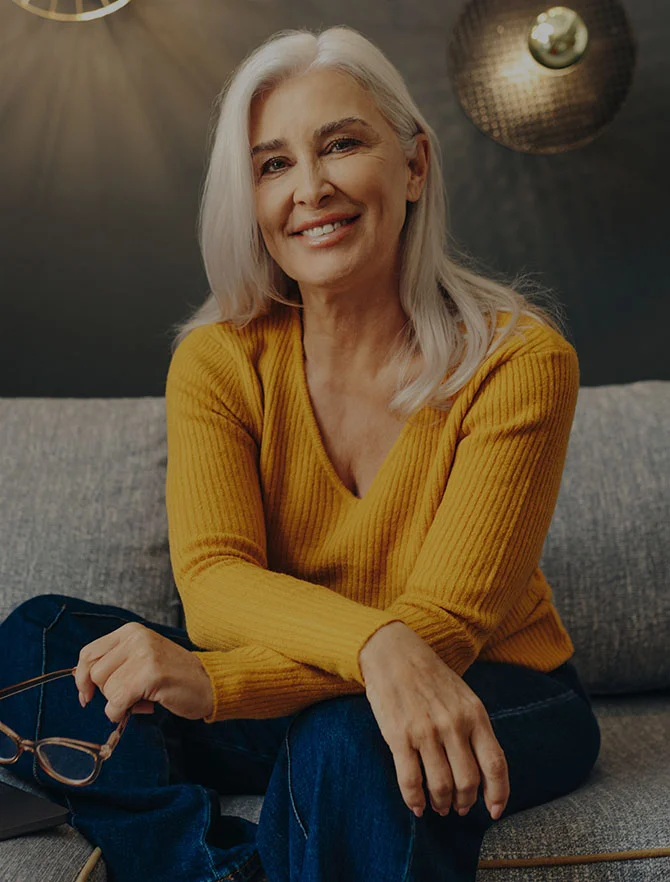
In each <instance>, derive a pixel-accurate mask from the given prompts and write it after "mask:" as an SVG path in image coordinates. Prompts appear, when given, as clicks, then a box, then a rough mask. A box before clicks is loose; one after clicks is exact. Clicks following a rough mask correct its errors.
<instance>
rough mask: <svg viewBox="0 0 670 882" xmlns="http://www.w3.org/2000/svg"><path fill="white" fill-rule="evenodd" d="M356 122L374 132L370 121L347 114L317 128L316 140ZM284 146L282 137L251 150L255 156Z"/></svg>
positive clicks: (257, 145) (264, 142)
mask: <svg viewBox="0 0 670 882" xmlns="http://www.w3.org/2000/svg"><path fill="white" fill-rule="evenodd" d="M354 123H360V124H361V125H363V126H366V127H367V128H368V129H370V130H371V131H373V132H374V129H373V128H372V126H371V125H370V123H368V122H366V121H365V120H364V119H361V118H360V117H359V116H345V117H344V118H343V119H335V120H332V122H327V123H325V124H324V125H322V126H321V127H320V128H318V129H316V130H315V131H314V140H315V141H316V140H318V139H319V138H323V137H324V136H325V135H330V133H331V132H337V131H339V130H340V129H344V128H346V127H347V126H350V125H353V124H354ZM283 147H286V141H282V140H281V138H275V139H274V140H272V141H263V142H262V143H261V144H256V146H255V147H253V148H252V150H251V155H252V157H253V156H256V155H257V154H258V153H268V152H269V151H271V150H281V149H282V148H283Z"/></svg>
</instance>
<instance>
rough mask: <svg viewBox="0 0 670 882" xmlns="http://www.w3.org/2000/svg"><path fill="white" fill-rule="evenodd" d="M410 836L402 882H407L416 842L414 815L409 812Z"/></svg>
mask: <svg viewBox="0 0 670 882" xmlns="http://www.w3.org/2000/svg"><path fill="white" fill-rule="evenodd" d="M409 823H410V836H409V854H408V855H407V865H406V866H405V872H404V873H403V875H402V882H408V880H409V873H410V870H411V869H412V861H413V860H414V843H415V840H416V815H415V814H414V812H413V811H412V810H411V809H410V810H409Z"/></svg>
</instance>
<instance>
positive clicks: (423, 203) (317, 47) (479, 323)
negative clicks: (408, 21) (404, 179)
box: [172, 26, 567, 419]
mask: <svg viewBox="0 0 670 882" xmlns="http://www.w3.org/2000/svg"><path fill="white" fill-rule="evenodd" d="M323 68H327V69H334V70H338V71H341V72H345V73H348V74H349V75H351V76H352V77H354V78H355V80H356V81H357V82H358V83H359V84H360V85H361V86H362V87H363V88H365V89H366V90H367V91H368V93H369V94H370V95H371V97H372V98H373V100H374V101H375V102H376V104H377V107H378V108H379V110H380V112H381V113H382V114H383V115H384V116H385V118H386V119H387V120H388V122H389V124H390V125H391V127H392V128H393V129H394V131H395V132H396V134H397V136H398V139H399V142H400V145H401V147H402V150H403V151H404V153H405V155H406V157H407V159H408V160H409V159H412V158H413V157H414V156H415V154H416V150H417V143H416V138H415V135H416V134H417V133H418V132H424V133H425V134H426V135H427V136H428V139H429V142H430V145H429V146H430V157H429V160H430V161H429V170H428V175H427V178H426V181H425V185H424V188H423V192H422V194H421V196H420V198H419V199H418V200H417V201H416V202H408V203H407V217H406V219H405V225H404V227H403V232H402V235H401V242H400V248H401V274H400V280H399V284H400V291H399V294H400V304H401V307H402V309H403V311H404V312H405V314H406V315H407V316H408V322H407V324H406V326H405V329H404V332H403V333H402V334H400V335H399V337H398V342H397V345H396V347H395V349H394V350H393V352H392V356H391V357H392V359H393V361H394V362H395V363H397V364H398V366H399V382H398V389H397V391H396V394H395V396H394V398H393V399H392V401H391V403H390V405H389V407H390V410H391V411H392V412H393V413H395V414H396V415H398V416H401V417H403V418H406V419H409V418H410V417H411V416H412V415H413V414H415V413H416V412H417V411H419V410H421V409H422V408H423V407H424V406H425V405H431V406H432V407H435V408H437V409H440V410H447V409H449V407H450V406H451V403H452V401H451V399H452V398H453V396H454V395H455V394H456V393H457V392H458V391H459V390H460V389H461V388H462V387H463V386H464V385H465V384H466V383H467V382H468V380H469V379H470V378H471V377H472V375H473V374H474V372H475V371H476V370H477V368H478V367H479V365H480V364H481V362H482V361H483V360H484V359H485V358H487V357H488V356H489V355H490V354H491V353H492V352H493V351H494V350H495V349H496V348H497V347H498V346H500V345H501V344H502V343H503V341H504V340H506V339H507V338H508V337H509V336H510V335H511V334H512V333H516V334H520V335H521V336H523V333H522V330H521V324H522V323H521V322H520V321H519V319H520V316H521V315H526V316H529V317H532V318H535V319H537V320H538V321H540V322H541V323H543V324H545V325H548V326H550V327H552V328H553V329H554V330H555V331H557V332H558V333H559V334H561V336H564V337H565V336H567V335H566V332H565V330H564V327H563V326H564V324H565V317H564V315H563V314H562V308H561V306H560V304H559V303H558V301H556V300H555V299H554V298H553V296H552V295H551V293H550V292H549V291H548V290H546V289H541V288H540V286H538V285H537V284H536V283H535V282H532V281H531V280H530V279H528V277H526V276H524V275H517V276H516V277H515V278H514V279H513V280H512V281H510V282H507V281H505V280H503V279H500V280H494V279H493V278H491V277H490V275H489V276H488V277H487V276H485V275H482V274H480V273H478V272H477V271H476V270H475V268H474V265H473V264H474V261H473V260H472V258H471V257H470V256H469V255H466V254H465V253H464V252H463V251H462V250H459V249H457V248H455V246H454V245H453V243H451V244H449V243H448V241H447V235H448V231H447V224H446V194H445V189H444V181H443V177H442V169H441V154H440V145H439V142H438V139H437V136H436V135H435V132H434V131H433V129H432V128H431V126H430V125H429V124H428V122H427V121H426V120H425V119H424V117H423V115H422V113H421V111H420V110H419V108H418V107H417V106H416V104H415V103H414V101H413V99H412V97H411V96H410V94H409V92H408V90H407V86H406V85H405V82H404V80H403V78H402V76H401V75H400V73H399V72H398V70H397V69H396V68H395V67H394V66H393V64H391V62H390V61H389V60H388V59H387V58H386V56H385V55H384V54H383V53H382V52H381V50H380V49H378V48H377V47H376V46H375V45H374V44H373V43H371V42H370V41H369V40H367V39H366V38H365V37H363V36H362V34H360V33H358V31H356V30H354V29H353V28H350V27H346V26H338V27H331V28H328V29H326V30H323V31H322V32H320V33H316V34H315V33H313V32H311V31H309V30H283V31H279V32H278V33H276V34H274V35H273V36H271V37H269V38H268V39H267V40H266V41H265V42H264V43H263V44H261V46H259V47H258V48H257V49H256V50H254V51H253V52H252V53H251V54H250V55H248V56H247V58H246V59H244V60H243V61H242V63H241V64H240V65H239V66H238V68H237V70H236V71H234V72H233V73H232V74H231V76H230V77H229V79H228V81H227V82H226V84H225V85H224V87H223V89H222V91H221V93H220V95H219V97H218V99H217V102H216V105H217V106H218V109H219V115H218V122H217V123H216V125H215V127H214V129H213V135H214V139H213V145H212V149H211V156H210V161H209V168H208V170H207V176H206V179H205V184H204V190H203V195H202V201H201V206H200V217H199V229H198V234H199V240H200V247H201V250H202V255H203V260H204V264H205V269H206V272H207V277H208V281H209V284H210V286H211V292H210V294H209V295H208V297H207V299H206V301H205V302H204V303H203V304H202V305H201V306H200V307H198V308H197V310H196V311H195V312H194V313H193V314H192V315H191V317H190V318H188V319H187V320H186V321H183V322H181V323H178V324H177V325H175V326H173V331H174V332H175V334H176V336H175V337H174V339H173V341H172V351H174V349H176V347H177V346H178V344H179V343H180V342H181V340H183V338H184V337H185V336H186V335H187V334H188V333H189V331H191V330H193V328H196V327H199V326H200V325H207V324H212V323H215V322H221V321H226V322H230V323H231V324H232V325H233V326H234V327H235V328H238V329H240V328H243V327H244V326H245V325H247V324H248V323H249V322H251V321H252V320H253V319H254V318H256V317H257V316H259V315H263V314H266V313H267V312H268V311H269V309H270V308H271V307H272V301H275V302H278V303H282V304H285V305H286V306H290V307H291V308H303V307H302V304H301V299H300V295H299V290H298V288H297V285H296V283H295V281H294V280H293V279H290V278H289V277H288V276H287V275H286V274H285V273H284V272H283V270H282V269H281V268H280V267H279V266H278V265H277V264H276V262H275V261H274V260H273V259H272V257H271V256H270V254H269V253H268V251H267V248H266V247H265V243H264V241H263V238H262V235H261V233H260V230H259V227H258V223H257V221H256V213H255V200H254V173H253V166H252V161H251V156H250V145H249V113H250V107H251V103H252V101H253V99H254V98H255V97H256V96H257V95H258V94H259V93H261V92H263V91H265V90H267V89H271V88H272V87H273V86H275V85H277V84H278V83H280V82H282V80H284V79H286V78H288V77H291V76H295V75H299V74H303V73H307V72H309V71H312V70H319V69H323ZM449 249H450V250H451V251H452V253H453V254H454V255H457V256H450V254H449V253H448V252H449ZM467 264H470V268H468V266H467ZM521 288H525V289H526V292H525V293H521V290H520V289H521ZM517 289H519V290H517ZM531 297H534V298H535V299H538V298H542V299H545V301H546V302H547V303H548V307H547V308H546V309H545V308H544V307H541V306H540V305H539V304H538V303H533V302H532V300H531ZM503 312H505V313H509V314H510V318H509V319H508V320H507V323H506V324H505V325H504V328H503V329H502V330H501V331H499V332H496V323H497V320H498V316H499V314H500V313H503ZM552 312H553V314H552ZM466 335H467V341H466ZM418 355H422V356H423V362H424V365H425V366H424V369H423V371H422V372H421V373H420V374H419V375H418V376H416V377H415V378H414V379H412V380H411V382H409V383H408V382H407V379H408V377H410V371H411V365H412V364H413V363H415V362H414V359H416V357H417V356H418ZM447 374H449V376H448V378H447V379H445V377H446V376H447Z"/></svg>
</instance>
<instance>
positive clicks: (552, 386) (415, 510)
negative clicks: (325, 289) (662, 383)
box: [165, 304, 579, 722]
mask: <svg viewBox="0 0 670 882" xmlns="http://www.w3.org/2000/svg"><path fill="white" fill-rule="evenodd" d="M508 319H509V316H508V315H507V314H501V316H500V318H499V320H498V327H502V325H503V324H504V323H505V322H506V321H507V320H508ZM521 321H522V322H523V323H524V325H523V333H524V338H525V339H520V338H519V337H518V336H513V338H512V339H511V340H506V341H505V342H504V343H503V345H502V346H501V347H499V349H498V350H497V351H496V352H494V353H493V354H492V355H490V356H489V357H488V358H487V359H485V360H484V362H483V363H482V364H481V365H480V367H479V369H478V370H477V371H476V373H475V374H474V375H473V377H472V378H471V379H470V381H469V382H468V383H467V384H466V386H464V387H463V389H462V390H461V391H460V392H459V393H458V395H456V397H455V399H454V403H453V406H452V408H451V410H450V411H449V413H445V412H444V411H439V410H437V409H436V408H432V407H424V408H423V409H422V410H421V411H420V412H419V413H418V414H416V415H415V416H414V417H413V418H412V420H410V421H408V422H406V423H405V424H404V425H403V427H402V430H401V433H400V435H399V436H398V438H397V439H396V442H395V444H394V445H393V448H392V449H391V451H390V453H389V454H388V456H387V458H386V459H385V461H384V462H383V464H382V466H381V468H380V470H379V471H378V473H377V475H376V477H375V479H374V481H373V483H372V485H371V486H370V489H369V490H368V492H367V493H366V494H365V496H364V497H363V498H362V499H359V498H358V497H356V496H354V495H353V494H352V493H351V491H350V490H349V489H348V488H347V487H346V486H345V485H344V484H343V483H342V481H341V480H340V478H339V477H338V475H337V473H336V471H335V469H334V467H333V465H332V463H331V462H330V460H329V458H328V455H327V453H326V451H325V448H324V445H323V442H322V439H321V436H320V433H319V428H318V424H317V422H316V419H315V416H314V411H313V409H312V406H311V400H310V397H309V390H308V387H307V380H306V376H305V372H304V362H303V358H304V353H303V346H302V323H301V320H300V316H299V314H298V312H297V310H296V309H294V308H291V307H286V306H281V305H279V304H274V305H273V307H272V309H271V311H270V312H269V313H268V315H267V316H263V317H260V318H257V319H255V320H253V321H252V322H251V323H250V324H248V325H247V326H246V327H245V328H243V329H241V330H236V329H235V328H234V327H233V326H232V325H230V324H228V323H225V322H218V323H216V324H211V325H206V326H203V327H199V328H196V329H195V330H193V331H191V333H189V334H188V336H187V337H186V338H185V339H184V340H183V341H182V342H181V343H180V344H179V346H178V347H177V349H176V350H175V352H174V354H173V356H172V360H171V363H170V367H169V371H168V376H167V381H166V389H165V403H166V417H167V443H168V463H167V477H166V505H167V516H168V529H169V544H170V557H171V562H172V568H173V572H174V577H175V582H176V585H177V588H178V589H179V593H180V596H181V600H182V603H183V607H184V613H185V619H186V628H187V631H188V634H189V637H190V639H191V640H192V641H193V643H194V644H195V645H196V646H198V647H199V648H201V649H202V650H203V651H201V652H198V653H197V655H198V656H199V658H200V659H201V661H202V663H203V665H204V667H205V670H206V671H207V674H208V676H209V677H210V680H211V683H212V686H213V690H214V709H213V712H212V714H211V715H210V716H209V717H207V718H206V720H207V722H213V721H215V720H222V719H231V718H268V717H278V716H283V715H285V714H290V713H293V712H295V711H297V710H300V709H301V708H303V707H306V706H307V705H310V704H314V703H315V702H317V701H321V700H324V699H327V698H333V697H335V696H338V695H345V694H353V693H363V692H364V691H365V681H364V679H363V676H362V674H361V670H360V667H359V663H358V653H359V651H360V650H361V649H362V647H363V645H364V644H365V642H366V641H367V640H368V638H369V637H371V636H372V634H374V633H375V632H376V631H377V630H378V629H379V628H381V627H382V626H383V625H385V624H387V623H389V622H393V621H401V622H404V623H405V624H406V625H408V626H409V627H410V628H412V629H413V630H414V631H415V632H416V633H417V634H419V636H420V637H422V638H423V640H425V641H426V643H428V644H429V646H431V647H432V648H433V650H434V651H435V652H436V653H437V654H438V655H439V656H440V658H441V659H442V660H443V661H444V662H445V663H446V664H447V665H449V666H450V667H451V668H452V669H453V670H454V671H456V672H457V673H458V674H460V675H462V674H463V673H464V672H465V671H466V670H467V668H468V667H469V666H470V665H471V664H472V662H473V661H474V660H475V659H477V658H479V659H482V660H488V661H494V662H513V663H515V664H519V665H524V666H527V667H531V668H535V669H536V670H540V671H549V670H553V669H554V668H555V667H557V666H558V665H560V664H561V663H562V662H564V661H565V660H566V659H568V658H570V657H571V656H572V655H573V653H574V647H573V644H572V641H571V640H570V636H569V635H568V633H567V631H566V629H565V627H564V626H563V624H562V622H561V620H560V617H559V615H558V612H557V610H556V608H555V606H554V604H553V603H552V592H551V588H550V586H549V584H548V583H547V581H546V579H545V577H544V575H543V574H542V572H541V570H540V569H539V567H538V563H539V559H540V555H541V552H542V547H543V545H544V541H545V538H546V535H547V531H548V529H549V524H550V521H551V518H552V516H553V512H554V508H555V505H556V499H557V496H558V491H559V487H560V482H561V476H562V472H563V466H564V462H565V456H566V451H567V446H568V439H569V435H570V428H571V425H572V420H573V416H574V411H575V407H576V403H577V393H578V391H579V362H578V358H577V354H576V352H575V349H574V348H573V347H572V346H571V345H570V344H569V343H568V342H567V341H566V340H565V339H564V338H563V337H562V336H561V335H560V334H558V333H557V332H556V331H554V330H552V329H551V328H548V327H547V326H545V325H542V324H541V323H540V322H538V321H536V320H535V319H530V318H527V317H523V316H522V318H521Z"/></svg>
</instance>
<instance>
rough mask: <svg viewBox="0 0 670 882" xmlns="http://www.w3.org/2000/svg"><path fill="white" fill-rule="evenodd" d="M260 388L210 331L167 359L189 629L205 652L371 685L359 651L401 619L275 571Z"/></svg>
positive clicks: (194, 335)
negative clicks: (258, 656)
mask: <svg viewBox="0 0 670 882" xmlns="http://www.w3.org/2000/svg"><path fill="white" fill-rule="evenodd" d="M256 382H257V378H255V374H254V372H253V370H252V369H251V368H250V366H249V364H248V361H247V360H245V358H244V356H242V355H238V353H237V352H236V351H235V350H232V351H231V350H229V348H228V347H227V346H224V345H222V343H221V341H220V340H219V339H217V338H216V337H215V336H214V335H213V334H212V333H210V330H209V329H208V328H197V329H196V330H195V331H192V332H191V333H190V334H189V335H188V336H187V337H186V338H185V339H184V340H183V341H182V342H181V343H180V344H179V346H178V347H177V349H176V350H175V352H174V354H173V356H172V360H171V362H170V368H169V370H168V376H167V381H166V389H165V404H166V420H167V447H168V462H167V475H166V486H165V495H166V507H167V516H168V537H169V546H170V558H171V563H172V569H173V573H174V578H175V583H176V585H177V589H178V591H179V594H180V597H181V600H182V605H183V608H184V615H185V620H186V629H187V632H188V634H189V637H190V639H191V640H192V642H193V643H194V644H196V645H197V646H198V647H200V648H202V649H203V650H232V649H234V648H236V647H244V646H246V645H247V644H259V645H260V646H261V647H265V648H266V649H269V650H274V652H275V653H279V654H281V655H284V656H286V657H288V658H289V659H292V660H293V661H294V662H298V663H301V664H303V665H312V666H314V667H316V668H320V669H321V670H323V671H325V672H327V673H330V674H333V675H335V676H338V677H340V678H341V679H343V680H355V681H357V682H358V683H359V684H362V685H364V681H363V676H362V674H361V671H360V666H359V663H358V653H359V651H360V649H361V648H362V646H363V645H364V643H365V642H366V641H367V640H368V638H369V637H370V636H371V635H372V634H373V633H375V631H377V630H378V629H379V628H381V627H382V626H383V625H385V624H387V623H388V622H391V621H399V618H398V617H397V616H394V615H392V614H388V613H386V612H384V611H383V610H378V609H375V608H373V607H369V606H366V605H365V604H362V603H358V602H357V601H354V600H350V599H348V598H346V597H344V596H343V595H341V594H339V593H337V592H336V591H332V590H331V589H330V588H327V587H325V586H323V585H316V584H313V583H311V582H307V581H305V580H302V579H298V578H295V577H293V576H291V575H288V574H284V573H277V572H274V571H270V570H268V569H267V550H266V534H265V516H264V510H263V497H262V488H261V485H260V478H259V465H258V460H259V445H260V434H261V431H262V412H260V406H257V402H258V401H259V400H260V395H259V392H258V389H257V388H256V386H255V383H256ZM259 412H260V415H259ZM244 658H245V660H246V659H247V658H248V657H247V656H244Z"/></svg>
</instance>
